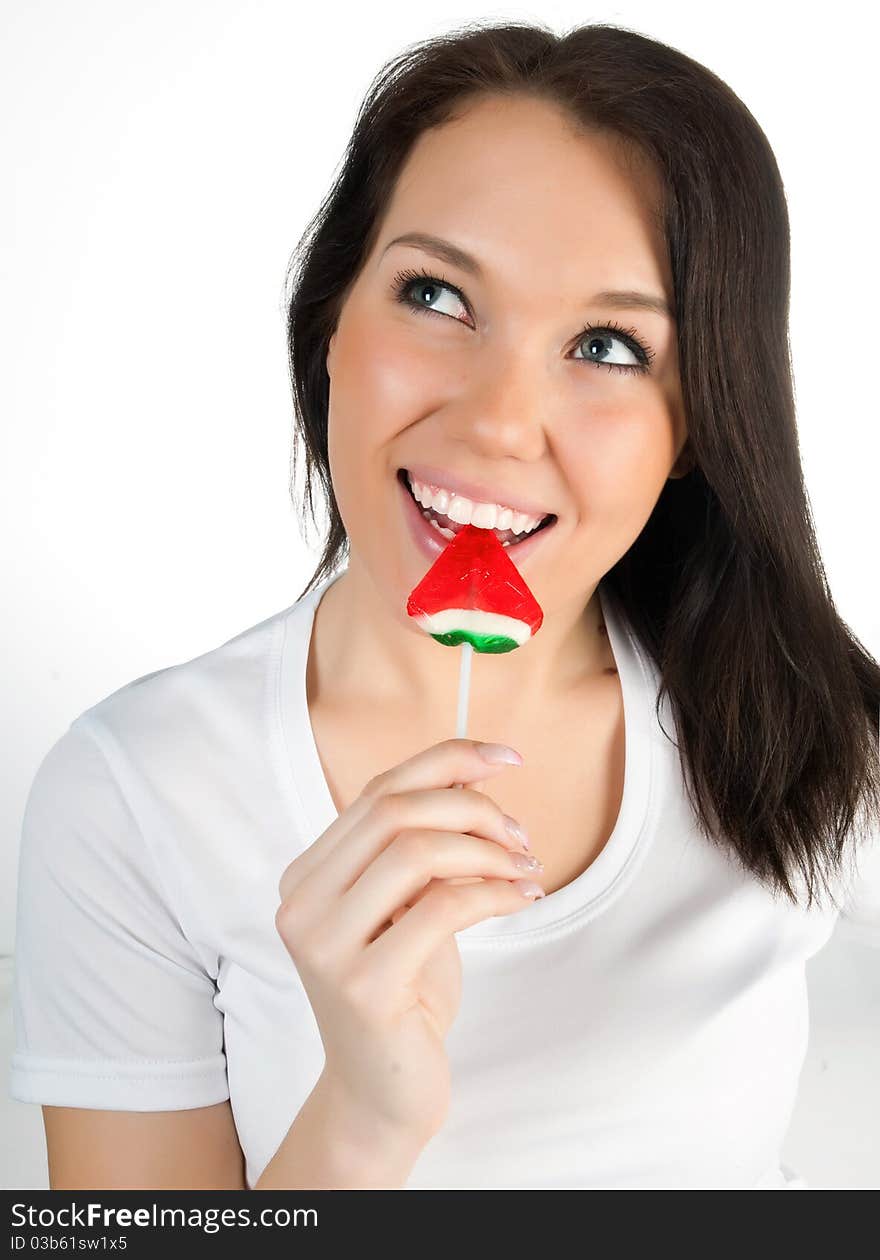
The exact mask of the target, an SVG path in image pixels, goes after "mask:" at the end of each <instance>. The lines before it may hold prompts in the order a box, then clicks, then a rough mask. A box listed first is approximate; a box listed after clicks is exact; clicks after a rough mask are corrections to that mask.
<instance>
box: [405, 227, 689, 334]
mask: <svg viewBox="0 0 880 1260" xmlns="http://www.w3.org/2000/svg"><path fill="white" fill-rule="evenodd" d="M392 245H412V246H413V247H414V248H415V249H420V250H422V251H423V252H424V253H426V254H432V255H433V256H434V257H435V258H440V259H442V260H443V262H447V263H449V265H450V266H452V267H460V268H461V270H462V271H466V272H468V274H469V275H472V276H476V277H477V279H478V280H481V279H482V278H483V268H482V267H481V266H480V264H479V262H478V261H477V260H476V258H474V256H473V255H472V254H468V253H467V252H466V251H465V250H463V249H461V248H460V247H459V246H458V245H453V243H452V241H444V240H443V238H442V237H440V236H432V235H431V234H430V233H428V232H404V234H403V235H402V236H395V238H394V240H393V241H389V242H388V244H387V245H386V246H385V248H384V249H383V250H382V253H381V255H380V257H382V258H384V256H385V254H386V253H387V252H388V250H389V249H390V248H391V246H392ZM587 305H593V306H610V307H615V308H618V309H620V310H641V311H653V312H654V314H655V315H665V316H666V318H667V319H671V320H674V319H675V315H674V313H673V311H672V307H671V306H670V304H669V303H668V302H667V301H666V299H665V298H662V297H658V296H656V295H654V294H652V293H640V292H639V291H638V290H637V289H603V290H602V292H601V293H594V294H593V296H592V297H591V298H590V299H589V300H588V302H587Z"/></svg>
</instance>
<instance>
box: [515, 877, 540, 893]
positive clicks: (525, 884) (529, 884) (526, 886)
mask: <svg viewBox="0 0 880 1260" xmlns="http://www.w3.org/2000/svg"><path fill="white" fill-rule="evenodd" d="M513 882H514V883H515V884H516V886H517V888H518V889H519V890H520V892H521V893H522V895H523V896H524V897H546V895H547V894H546V893H545V892H544V889H543V888H542V887H541V885H540V884H536V883H535V882H534V881H533V880H531V879H515V880H514V881H513Z"/></svg>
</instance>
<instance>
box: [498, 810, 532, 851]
mask: <svg viewBox="0 0 880 1260" xmlns="http://www.w3.org/2000/svg"><path fill="white" fill-rule="evenodd" d="M503 817H504V825H505V827H506V828H507V830H508V831H509V832H510V834H511V835H512V836H513V838H514V840H518V841H519V842H520V844H521V845H522V847H523V848H524V849H528V847H529V838H528V836H527V835H526V833H525V831H524V830H523V828H522V827H521V826H520V825H519V823H518V822H517V821H516V819H515V818H511V816H510V814H504V815H503Z"/></svg>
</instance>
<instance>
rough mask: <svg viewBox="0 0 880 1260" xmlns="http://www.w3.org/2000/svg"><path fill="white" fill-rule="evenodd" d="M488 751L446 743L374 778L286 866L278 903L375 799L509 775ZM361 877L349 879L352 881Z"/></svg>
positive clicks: (476, 743) (473, 744) (468, 743)
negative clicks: (486, 755)
mask: <svg viewBox="0 0 880 1260" xmlns="http://www.w3.org/2000/svg"><path fill="white" fill-rule="evenodd" d="M488 747H491V745H489V744H486V743H485V742H483V741H481V740H475V739H447V740H443V741H442V742H441V743H439V744H432V745H431V746H430V747H429V748H425V749H422V751H421V752H417V753H415V754H414V755H413V756H412V757H409V758H408V759H407V760H406V761H402V762H400V764H399V765H396V766H392V767H391V769H390V770H386V771H384V772H383V773H382V774H379V775H375V776H374V777H373V778H372V779H370V780H369V782H368V783H366V784H365V785H364V788H363V790H362V791H361V793H360V795H359V796H358V797H357V799H356V800H355V801H353V802H352V804H351V805H350V806H349V807H348V809H345V810H343V811H342V813H341V814H340V815H339V816H338V818H336V819H335V820H334V822H332V823H331V825H330V826H329V827H328V828H327V830H326V831H324V832H323V833H322V834H321V835H320V836H319V837H318V839H317V840H315V841H314V842H313V843H312V844H311V845H310V846H309V847H308V848H307V849H305V850H304V852H302V853H300V854H298V855H297V856H296V858H294V860H293V861H292V862H291V863H290V864H289V865H288V866H287V868H286V869H285V871H284V873H283V874H282V876H281V879H280V881H279V884H278V894H279V896H280V898H281V900H282V901H285V900H286V899H287V898H288V897H289V896H290V895H291V893H292V892H293V891H294V889H295V888H297V887H298V886H299V885H300V884H302V883H303V881H304V880H305V879H306V878H308V876H309V875H311V873H312V872H313V871H314V870H315V868H316V867H318V866H319V865H320V864H321V863H322V862H324V861H326V859H327V857H328V856H329V854H330V853H332V852H334V851H335V850H336V848H337V847H338V846H339V845H340V844H341V843H342V841H343V839H344V838H345V837H347V836H349V835H350V834H351V833H352V832H355V831H356V830H357V828H358V827H359V825H360V823H361V822H362V820H363V818H364V816H365V815H366V814H367V813H368V811H369V809H370V807H371V805H372V802H373V801H374V800H375V799H376V798H377V797H379V796H385V795H388V794H390V793H397V792H408V791H413V790H417V789H420V788H441V787H451V786H452V784H453V783H455V782H459V783H461V782H464V783H478V782H479V781H480V780H482V779H488V778H490V777H491V776H492V775H493V774H497V772H498V771H499V770H504V769H509V768H510V767H509V765H506V764H504V763H500V764H492V763H490V762H488V761H486V760H485V759H484V758H483V757H482V756H481V754H480V749H481V748H488ZM496 747H497V745H496ZM359 873H360V872H359V871H358V872H354V873H353V875H352V881H353V880H354V879H355V878H356V877H357V875H358V874H359Z"/></svg>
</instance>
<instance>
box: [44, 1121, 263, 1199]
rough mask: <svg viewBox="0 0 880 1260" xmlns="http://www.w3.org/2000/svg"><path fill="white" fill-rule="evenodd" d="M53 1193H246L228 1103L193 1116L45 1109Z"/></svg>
mask: <svg viewBox="0 0 880 1260" xmlns="http://www.w3.org/2000/svg"><path fill="white" fill-rule="evenodd" d="M43 1126H44V1128H45V1130H46V1147H47V1151H48V1156H49V1187H50V1189H52V1190H246V1189H247V1183H246V1182H245V1176H244V1155H243V1154H242V1150H241V1146H240V1145H239V1142H238V1134H237V1133H236V1129H235V1123H234V1121H233V1118H232V1108H231V1107H230V1105H229V1100H228V1099H227V1100H226V1101H225V1102H221V1103H216V1104H215V1105H214V1106H212V1107H193V1108H191V1109H190V1110H187V1111H98V1110H94V1109H91V1108H82V1107H46V1106H44V1107H43Z"/></svg>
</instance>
